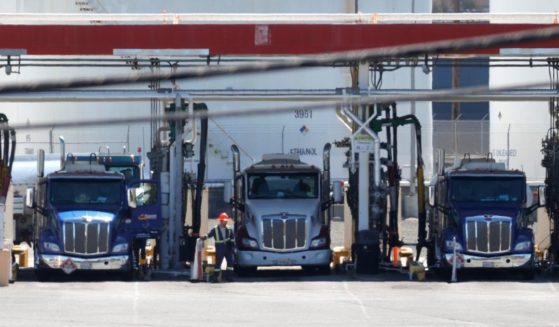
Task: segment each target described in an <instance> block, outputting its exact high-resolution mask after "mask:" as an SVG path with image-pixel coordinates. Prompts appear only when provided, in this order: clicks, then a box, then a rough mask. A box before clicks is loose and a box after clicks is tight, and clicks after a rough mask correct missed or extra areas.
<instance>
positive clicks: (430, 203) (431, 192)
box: [428, 186, 435, 207]
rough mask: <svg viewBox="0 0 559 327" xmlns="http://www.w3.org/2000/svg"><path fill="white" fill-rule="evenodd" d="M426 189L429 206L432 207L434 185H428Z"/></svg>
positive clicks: (433, 202)
mask: <svg viewBox="0 0 559 327" xmlns="http://www.w3.org/2000/svg"><path fill="white" fill-rule="evenodd" d="M428 190H429V206H431V207H434V206H435V187H434V186H429V188H428Z"/></svg>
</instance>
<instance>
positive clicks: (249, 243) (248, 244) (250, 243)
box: [241, 238, 258, 249]
mask: <svg viewBox="0 0 559 327" xmlns="http://www.w3.org/2000/svg"><path fill="white" fill-rule="evenodd" d="M241 245H242V246H243V247H245V248H250V249H257V248H258V242H256V241H255V240H253V239H251V238H242V239H241Z"/></svg>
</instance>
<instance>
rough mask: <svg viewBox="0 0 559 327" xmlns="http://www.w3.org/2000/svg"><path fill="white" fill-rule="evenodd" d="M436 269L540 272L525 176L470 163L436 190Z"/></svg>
mask: <svg viewBox="0 0 559 327" xmlns="http://www.w3.org/2000/svg"><path fill="white" fill-rule="evenodd" d="M429 202H430V205H431V206H430V215H429V223H430V224H429V226H430V244H431V245H430V249H429V257H428V261H429V264H430V265H437V266H438V267H439V268H442V269H446V270H448V269H449V268H450V267H451V266H452V264H453V259H454V258H453V256H454V251H455V249H456V252H457V253H458V254H457V256H459V258H457V259H458V260H457V263H458V264H459V265H460V267H461V268H486V269H500V268H510V269H515V270H518V271H520V272H522V273H523V274H524V275H525V276H526V277H527V278H532V277H533V275H534V272H535V262H534V232H533V230H532V229H531V227H530V226H531V225H532V224H533V223H534V222H535V219H533V217H534V215H533V214H532V213H533V211H534V210H535V209H536V208H537V207H538V206H539V204H538V203H536V204H532V203H531V202H532V194H531V190H530V188H529V187H528V186H527V183H526V176H525V174H524V173H523V172H522V171H518V170H507V169H506V168H505V165H504V163H497V162H495V161H494V160H493V159H492V158H481V159H469V158H464V159H463V160H461V161H460V162H459V163H458V164H456V165H455V166H453V167H451V168H448V169H446V170H445V171H444V172H443V173H442V174H440V175H438V176H435V177H434V180H433V181H432V186H431V189H430V201H429Z"/></svg>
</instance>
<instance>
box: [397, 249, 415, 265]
mask: <svg viewBox="0 0 559 327" xmlns="http://www.w3.org/2000/svg"><path fill="white" fill-rule="evenodd" d="M400 261H401V265H402V267H407V266H408V265H409V263H410V262H412V261H413V250H412V249H411V248H409V247H405V246H403V247H401V248H400Z"/></svg>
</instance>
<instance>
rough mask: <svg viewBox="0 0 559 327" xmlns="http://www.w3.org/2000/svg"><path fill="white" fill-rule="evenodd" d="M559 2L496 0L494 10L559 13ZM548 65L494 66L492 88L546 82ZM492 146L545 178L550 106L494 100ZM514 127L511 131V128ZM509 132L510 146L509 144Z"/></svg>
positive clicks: (505, 158) (501, 156)
mask: <svg viewBox="0 0 559 327" xmlns="http://www.w3.org/2000/svg"><path fill="white" fill-rule="evenodd" d="M557 10H559V2H557V1H523V0H492V1H491V2H490V11H491V12H494V13H506V12H556V11H557ZM548 81H549V75H548V69H547V68H541V67H538V68H527V67H522V68H510V67H507V68H491V70H490V74H489V85H490V86H491V87H496V86H503V85H511V84H524V83H546V82H548ZM489 110H490V149H491V152H492V153H493V155H494V156H495V158H496V159H497V160H499V161H502V162H507V161H509V162H510V168H514V169H521V170H524V171H525V172H526V175H527V178H528V179H529V180H539V181H543V179H544V178H545V170H544V169H543V168H542V167H541V159H542V154H541V141H542V139H543V138H544V137H545V135H546V133H547V130H548V129H549V106H548V103H547V102H546V101H540V102H491V103H490V109H489ZM509 128H510V130H509ZM507 135H508V137H509V145H508V147H507Z"/></svg>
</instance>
